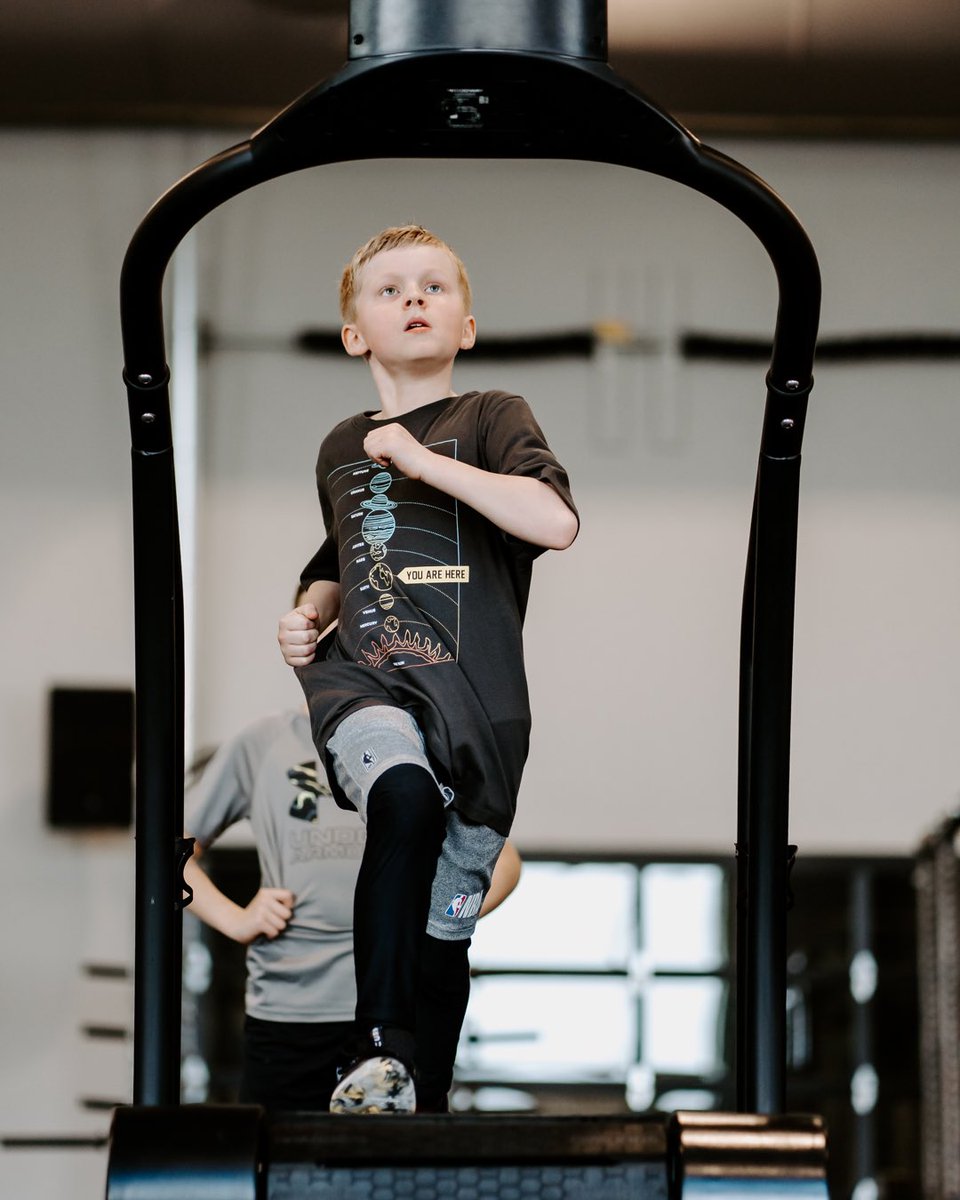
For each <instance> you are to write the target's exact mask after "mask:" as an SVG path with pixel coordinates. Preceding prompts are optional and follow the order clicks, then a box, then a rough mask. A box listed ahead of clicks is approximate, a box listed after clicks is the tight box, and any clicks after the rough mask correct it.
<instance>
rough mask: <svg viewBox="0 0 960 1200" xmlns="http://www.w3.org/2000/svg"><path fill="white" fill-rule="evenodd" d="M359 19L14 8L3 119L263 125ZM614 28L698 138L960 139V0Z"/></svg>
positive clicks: (72, 4) (275, 0) (672, 11)
mask: <svg viewBox="0 0 960 1200" xmlns="http://www.w3.org/2000/svg"><path fill="white" fill-rule="evenodd" d="M476 2H477V3H478V4H479V3H482V2H483V0H476ZM347 9H348V0H32V2H30V0H0V122H3V123H6V124H37V123H39V124H56V125H62V124H102V123H106V124H121V125H122V124H141V123H147V124H160V125H209V124H229V125H236V126H238V127H241V128H244V129H252V128H255V127H256V126H258V125H259V124H261V123H262V122H263V121H264V120H266V119H267V118H269V117H270V116H271V115H272V114H273V113H275V112H277V111H278V110H279V109H280V108H282V107H283V106H284V105H286V104H287V103H288V102H289V101H290V100H292V99H294V98H295V97H296V96H298V95H299V94H300V93H301V92H303V91H305V90H307V88H309V87H311V86H312V85H313V84H315V83H317V82H319V81H321V80H323V79H325V78H327V77H328V76H330V75H331V74H333V73H334V72H335V71H336V70H337V69H338V67H340V66H341V65H342V63H343V61H344V60H345V58H346V46H347V18H346V14H347ZM609 32H610V62H611V65H612V66H613V67H614V68H615V69H616V70H617V71H618V72H619V73H620V74H621V75H622V76H623V77H625V78H626V79H628V80H629V81H630V82H631V83H633V84H634V85H635V86H636V87H638V88H640V90H642V91H644V92H646V93H647V94H648V95H650V96H651V97H653V98H654V99H655V100H657V101H658V102H659V103H660V104H662V105H663V106H665V107H666V108H667V109H669V110H670V111H671V112H673V113H675V114H676V115H677V116H679V117H680V118H681V119H685V120H687V121H688V123H689V124H691V126H692V127H693V128H694V129H695V130H696V131H697V132H706V131H710V130H711V129H722V130H724V131H728V132H746V133H750V132H761V133H762V132H769V133H776V134H790V133H797V134H807V135H815V134H828V135H841V136H842V135H852V136H880V137H948V138H953V137H957V136H958V135H960V0H898V2H894V0H609Z"/></svg>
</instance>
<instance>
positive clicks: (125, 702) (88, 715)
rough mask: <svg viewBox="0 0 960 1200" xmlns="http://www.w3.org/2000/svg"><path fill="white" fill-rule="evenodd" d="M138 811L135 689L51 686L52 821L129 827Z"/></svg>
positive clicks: (49, 777)
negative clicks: (135, 795)
mask: <svg viewBox="0 0 960 1200" xmlns="http://www.w3.org/2000/svg"><path fill="white" fill-rule="evenodd" d="M132 812H133V691H132V690H131V689H130V688H70V687H55V688H51V689H50V719H49V754H48V775H47V821H48V823H49V824H50V825H53V826H56V827H58V828H63V829H67V828H69V829H92V828H104V827H112V828H121V829H122V828H126V827H127V826H129V825H130V822H131V818H132Z"/></svg>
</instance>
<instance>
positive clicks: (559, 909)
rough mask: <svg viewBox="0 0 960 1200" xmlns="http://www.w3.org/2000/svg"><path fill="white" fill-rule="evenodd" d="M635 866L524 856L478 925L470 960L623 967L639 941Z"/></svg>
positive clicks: (533, 965)
mask: <svg viewBox="0 0 960 1200" xmlns="http://www.w3.org/2000/svg"><path fill="white" fill-rule="evenodd" d="M636 913H637V868H636V867H634V866H632V865H631V864H630V863H582V864H574V863H537V862H534V863H525V864H524V867H523V873H522V875H521V876H520V883H519V884H518V885H517V890H516V891H515V892H514V893H513V895H512V896H511V897H510V899H509V900H508V901H507V902H506V903H505V904H504V905H503V906H502V907H501V908H498V909H497V910H496V911H495V912H492V913H491V914H490V916H489V917H484V918H483V920H482V921H480V923H479V924H478V925H477V932H476V935H475V937H474V939H473V946H472V949H471V951H470V962H471V963H472V965H473V966H474V967H520V968H526V969H531V968H534V969H536V968H543V967H552V968H559V969H562V968H564V967H578V968H581V969H583V968H590V969H594V970H596V969H600V970H605V969H611V970H618V969H619V970H625V969H626V966H627V963H628V961H629V959H630V957H631V955H632V953H633V951H634V949H635V946H636Z"/></svg>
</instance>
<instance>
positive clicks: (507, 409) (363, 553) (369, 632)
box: [297, 392, 576, 835]
mask: <svg viewBox="0 0 960 1200" xmlns="http://www.w3.org/2000/svg"><path fill="white" fill-rule="evenodd" d="M389 423H391V422H385V421H382V420H379V421H378V420H374V419H373V418H372V417H371V416H370V415H368V414H360V415H358V416H355V417H350V418H349V419H348V420H346V421H342V422H341V423H340V424H339V425H337V426H336V428H335V429H334V430H333V431H332V432H331V433H330V434H329V435H328V436H327V437H326V438H325V439H324V442H323V445H322V446H321V447H320V455H319V458H318V460H317V490H318V492H319V495H320V505H321V509H322V512H323V519H324V524H325V526H326V529H327V535H328V536H327V540H326V541H325V542H324V544H323V545H322V546H321V547H320V549H319V550H318V551H317V553H316V554H315V555H314V557H313V559H311V561H310V563H308V565H307V566H306V568H305V569H304V572H303V575H302V578H301V582H302V584H303V585H304V586H305V587H306V586H309V585H310V584H311V583H313V582H315V581H316V580H318V579H326V580H331V581H334V582H339V584H340V594H341V607H340V620H339V624H338V627H337V629H336V631H335V633H333V634H331V635H329V636H328V638H326V639H324V641H323V642H322V643H321V644H320V646H319V647H318V649H317V657H316V659H315V661H314V662H312V663H311V664H310V665H309V666H307V667H301V668H299V669H298V670H297V675H298V676H299V678H300V682H301V684H302V686H303V690H304V692H305V694H306V697H307V702H308V704H309V707H310V715H311V724H312V727H313V735H314V738H315V740H316V742H317V745H318V746H320V747H323V746H325V744H326V741H327V739H328V738H329V737H330V736H331V734H332V733H333V731H334V730H335V728H336V726H337V725H338V724H339V722H340V721H342V720H343V718H344V717H345V716H347V715H348V714H349V713H351V712H353V711H354V710H356V709H358V708H361V707H365V706H367V705H372V704H390V705H394V706H399V707H401V708H406V709H409V710H410V711H411V712H412V714H413V715H414V717H415V718H416V720H417V721H418V722H419V724H420V727H421V729H422V730H423V732H424V734H425V736H426V740H427V750H428V753H429V756H430V759H431V762H432V765H433V766H434V769H435V770H436V772H437V774H438V776H439V777H440V779H441V780H442V782H444V783H445V784H448V785H449V786H450V787H451V788H452V789H453V791H454V794H455V799H454V804H455V806H456V808H457V809H458V810H459V811H460V812H461V813H462V814H463V815H464V816H465V817H467V818H469V819H470V820H474V821H478V822H480V823H482V824H484V825H489V826H491V827H492V828H493V829H495V830H497V831H498V832H499V833H502V834H504V835H506V834H507V833H509V830H510V825H511V822H512V820H513V815H514V811H515V809H516V797H517V791H518V789H519V786H520V776H521V774H522V771H523V765H524V762H525V761H526V757H527V747H528V742H529V734H530V707H529V701H528V696H527V684H526V676H525V674H524V666H523V644H522V633H521V630H522V625H523V617H524V613H525V611H526V606H527V597H528V594H529V591H530V578H531V573H532V567H533V560H534V559H535V558H536V557H537V555H538V554H540V553H542V548H541V547H539V546H532V545H530V544H528V543H526V542H523V541H521V540H519V539H517V538H514V537H511V536H510V535H508V534H505V533H503V532H502V531H501V530H500V529H498V528H497V526H496V525H494V524H493V523H492V522H491V521H489V520H487V518H486V517H483V516H481V515H480V514H479V513H478V512H476V511H475V510H474V509H473V508H471V507H470V506H469V505H468V504H465V503H463V502H462V501H458V500H455V499H454V498H453V497H451V496H448V495H446V494H445V493H444V492H440V491H438V490H436V489H435V488H432V487H430V486H428V485H427V484H425V483H423V482H422V481H420V480H414V479H407V478H406V476H404V475H403V474H401V473H400V471H399V470H397V469H396V468H383V467H381V466H380V465H379V464H377V463H375V462H373V461H372V460H371V459H369V458H368V457H367V456H366V455H365V453H364V450H363V440H364V438H365V436H366V435H367V433H368V432H369V431H370V430H371V429H373V428H374V427H375V426H377V425H380V424H389ZM396 423H397V424H400V425H402V426H404V428H405V429H407V430H408V431H409V432H410V433H411V434H412V435H413V436H414V437H415V438H416V439H417V441H419V442H421V443H422V444H423V445H425V446H428V447H429V448H430V449H431V450H433V451H434V452H436V453H438V454H446V455H449V456H450V457H451V458H455V459H457V460H459V461H461V462H466V463H470V464H471V465H473V466H477V467H481V468H482V469H484V470H487V471H493V472H496V473H498V474H502V475H525V476H530V477H532V478H534V479H539V480H542V481H543V482H544V483H546V484H548V485H549V486H550V487H552V488H554V490H555V491H556V492H557V493H558V494H559V495H560V496H561V497H562V499H563V500H564V502H565V503H566V504H568V505H569V506H570V508H571V509H572V510H573V511H574V512H576V509H575V508H574V504H573V500H572V498H571V495H570V486H569V482H568V479H567V475H566V472H565V471H564V469H563V468H562V467H561V466H560V464H559V463H558V462H557V460H556V458H555V457H554V456H553V454H552V453H551V451H550V448H549V447H548V446H547V443H546V440H545V438H544V436H543V433H542V431H541V429H540V427H539V425H538V424H537V422H536V421H535V419H534V417H533V414H532V413H531V411H530V408H529V406H528V405H527V403H526V401H525V400H523V399H522V398H521V397H520V396H514V395H510V394H509V393H506V392H468V393H466V394H465V395H463V396H451V397H447V398H445V399H443V400H438V401H435V402H434V403H432V404H427V405H424V406H423V407H421V408H416V409H414V410H413V411H412V412H408V413H404V414H402V415H400V416H399V417H397V418H396ZM331 781H333V774H332V772H331ZM335 790H336V789H335ZM339 799H340V800H341V801H342V800H343V798H342V797H339Z"/></svg>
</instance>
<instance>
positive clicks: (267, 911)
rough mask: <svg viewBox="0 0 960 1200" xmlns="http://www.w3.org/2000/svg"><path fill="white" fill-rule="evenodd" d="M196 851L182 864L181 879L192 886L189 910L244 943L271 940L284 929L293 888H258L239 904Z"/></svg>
mask: <svg viewBox="0 0 960 1200" xmlns="http://www.w3.org/2000/svg"><path fill="white" fill-rule="evenodd" d="M199 854H200V850H199V849H197V850H196V851H195V853H194V855H193V857H191V858H188V859H187V862H186V864H185V865H184V868H183V878H184V881H185V882H186V883H187V884H188V886H189V887H191V888H192V889H193V900H192V901H191V903H190V911H191V912H193V913H195V914H196V915H197V916H198V917H199V918H200V920H201V921H203V922H204V923H205V924H206V925H210V926H211V927H212V928H213V929H217V930H219V931H220V933H222V934H224V935H225V936H226V937H228V938H231V939H232V940H233V941H235V942H239V943H240V944H241V945H244V946H246V945H248V944H249V943H250V942H252V941H253V940H254V939H255V938H258V937H265V938H269V939H271V940H272V939H273V938H275V937H278V936H279V935H280V934H281V933H283V931H284V930H285V929H286V927H287V922H288V921H289V920H290V918H291V916H292V915H293V905H294V895H293V893H292V892H289V891H287V889H286V888H260V890H259V891H258V892H257V894H256V895H255V896H254V898H253V899H252V900H251V901H250V903H249V904H248V905H247V906H246V908H242V907H241V906H240V905H239V904H234V902H233V901H232V900H231V899H230V897H229V896H225V895H224V894H223V892H221V891H220V889H219V888H218V887H217V885H216V884H215V883H214V882H213V880H212V879H211V878H210V876H209V875H208V874H207V873H206V871H205V870H204V869H203V867H201V866H200V864H199V863H198V862H197V855H199Z"/></svg>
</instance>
